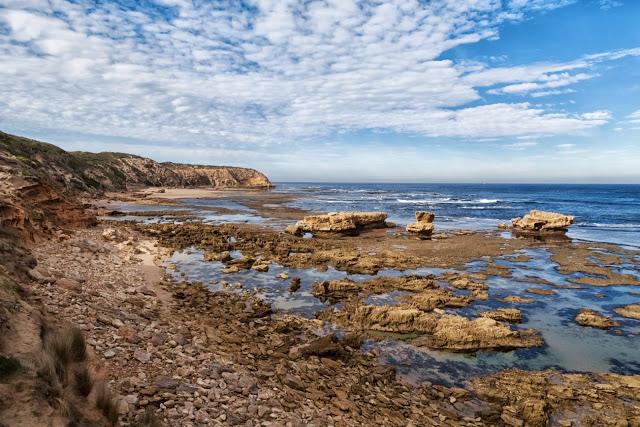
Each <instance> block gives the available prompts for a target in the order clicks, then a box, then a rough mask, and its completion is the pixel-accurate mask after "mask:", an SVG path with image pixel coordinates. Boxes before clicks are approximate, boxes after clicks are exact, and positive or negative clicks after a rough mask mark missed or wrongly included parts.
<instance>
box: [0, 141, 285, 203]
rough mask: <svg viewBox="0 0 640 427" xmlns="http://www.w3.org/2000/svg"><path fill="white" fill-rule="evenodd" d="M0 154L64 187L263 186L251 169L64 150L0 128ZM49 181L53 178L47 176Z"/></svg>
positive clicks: (268, 184)
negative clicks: (163, 161)
mask: <svg viewBox="0 0 640 427" xmlns="http://www.w3.org/2000/svg"><path fill="white" fill-rule="evenodd" d="M0 157H1V158H3V159H4V160H5V161H11V162H13V163H17V166H19V168H20V169H21V175H22V176H23V177H28V176H33V177H35V178H39V179H40V180H44V181H47V182H49V183H50V184H54V185H55V186H57V185H63V186H64V187H66V188H67V189H69V190H79V191H119V190H126V189H127V188H128V187H134V186H167V187H215V188H269V187H271V186H272V184H271V182H270V181H269V179H268V178H267V177H266V176H265V175H264V174H262V173H261V172H258V171H257V170H255V169H249V168H240V167H231V166H200V165H186V164H178V163H159V162H156V161H154V160H151V159H147V158H144V157H139V156H134V155H132V154H122V153H86V152H67V151H64V150H62V149H61V148H58V147H56V146H54V145H51V144H46V143H44V142H39V141H34V140H32V139H28V138H22V137H19V136H14V135H10V134H7V133H4V132H0ZM50 181H53V182H50Z"/></svg>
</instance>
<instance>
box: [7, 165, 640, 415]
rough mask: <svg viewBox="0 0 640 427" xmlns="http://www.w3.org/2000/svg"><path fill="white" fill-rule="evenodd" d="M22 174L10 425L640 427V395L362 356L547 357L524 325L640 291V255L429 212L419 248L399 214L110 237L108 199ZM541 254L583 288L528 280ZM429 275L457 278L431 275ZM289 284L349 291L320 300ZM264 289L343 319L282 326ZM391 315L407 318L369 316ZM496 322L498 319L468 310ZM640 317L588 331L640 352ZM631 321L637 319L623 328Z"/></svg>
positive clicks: (618, 383) (629, 384) (256, 202)
mask: <svg viewBox="0 0 640 427" xmlns="http://www.w3.org/2000/svg"><path fill="white" fill-rule="evenodd" d="M10 164H11V165H13V164H14V163H10ZM3 173H4V172H3ZM5 175H6V176H5ZM5 175H2V176H0V178H2V179H3V182H5V181H6V182H7V183H10V184H11V185H8V186H6V187H3V188H8V189H9V190H10V191H7V192H5V193H3V195H5V196H6V197H5V199H6V200H7V202H6V203H5V204H4V205H3V208H2V210H1V211H0V214H1V220H2V222H1V226H2V228H1V231H2V233H1V234H0V237H1V239H0V243H1V244H0V253H1V254H2V256H3V258H2V259H3V263H2V266H1V267H0V279H1V280H0V284H1V285H2V286H0V297H1V298H0V303H1V304H0V327H1V328H0V331H1V332H2V333H1V334H0V352H1V353H0V356H1V358H0V396H1V397H0V424H2V425H11V426H14V425H18V426H21V425H24V426H29V425H56V426H57V425H131V426H133V425H136V426H141V425H142V426H144V425H149V426H152V425H153V426H156V425H168V426H189V425H193V426H207V425H212V426H216V425H244V426H304V425H310V426H312V425H316V426H325V425H336V426H341V425H345V426H349V425H353V426H356V425H398V426H405V425H416V426H417V425H442V426H444V425H448V426H460V425H477V426H480V425H511V426H523V425H531V426H542V425H567V426H569V425H616V426H617V425H627V426H637V425H640V404H639V402H640V377H638V376H634V375H617V374H609V373H607V374H585V373H567V372H563V371H560V370H551V371H549V370H545V371H538V372H536V371H531V372H530V371H519V370H500V371H497V372H494V373H491V374H484V375H477V376H473V377H469V378H467V379H466V381H465V382H464V383H463V384H461V385H460V386H452V385H442V384H440V383H437V382H435V381H434V382H431V381H422V382H420V383H419V384H418V385H411V384H409V383H407V382H405V381H403V380H402V378H401V377H399V376H398V375H397V372H396V367H394V366H393V365H389V364H385V363H383V362H382V360H381V358H380V355H379V352H378V351H377V350H376V348H375V347H371V346H370V345H368V346H363V345H362V344H363V342H364V341H367V342H375V341H376V340H379V339H386V338H387V337H389V336H393V337H395V338H396V339H400V340H402V341H403V342H406V343H409V344H411V345H412V346H414V347H415V348H417V349H429V350H430V351H440V352H454V353H459V352H463V353H469V354H475V353H477V352H503V351H511V350H513V349H518V348H540V347H542V346H545V345H546V343H545V340H544V338H543V336H542V334H541V333H540V332H541V331H539V330H536V329H532V328H528V327H526V325H524V322H526V320H527V316H528V314H527V312H526V310H525V308H524V307H525V306H527V305H533V306H535V305H536V304H538V303H539V301H540V300H541V299H544V298H555V297H556V294H557V293H558V292H560V291H561V290H563V289H584V288H586V287H608V286H614V287H615V286H637V285H638V280H637V278H636V277H635V276H634V275H633V274H631V273H630V272H629V271H628V269H629V267H628V266H629V265H631V266H636V267H637V260H638V252H637V251H634V250H630V249H625V248H621V247H617V246H615V245H606V244H587V243H581V242H572V241H570V240H568V239H566V238H562V237H558V236H557V235H555V234H554V235H552V236H551V237H549V238H548V239H547V237H544V238H532V237H531V236H526V237H518V236H516V235H515V234H514V237H512V238H504V237H503V236H501V235H500V234H499V232H462V231H449V232H443V233H438V235H435V234H434V235H432V234H431V232H432V228H433V227H432V222H431V221H432V220H433V218H431V217H430V216H429V215H426V213H422V214H420V215H417V216H416V219H417V222H421V224H422V223H423V224H422V225H423V226H421V227H420V229H419V230H417V231H415V232H414V231H411V230H410V231H406V230H405V229H403V228H402V227H396V226H394V225H393V224H388V223H385V222H384V219H385V218H384V217H383V216H381V215H370V216H366V217H360V216H357V215H356V216H353V215H352V216H351V217H339V218H337V219H338V221H337V222H336V218H326V217H319V218H316V219H317V221H316V222H314V224H318V226H319V227H320V229H321V233H322V232H326V231H332V230H325V229H324V228H323V227H326V226H327V224H330V225H332V224H334V223H337V224H338V225H337V226H336V227H337V228H338V229H340V232H339V233H332V232H329V233H325V234H324V235H323V236H322V238H307V236H304V232H305V230H308V229H309V230H310V229H314V228H315V225H313V226H310V228H307V225H304V224H305V223H304V222H303V225H304V226H303V227H302V232H303V235H302V236H300V234H301V233H300V232H298V231H296V232H295V233H293V235H292V234H287V233H285V232H284V227H281V228H278V227H272V226H261V225H252V224H217V225H215V224H207V223H204V222H201V221H200V220H199V219H198V218H197V216H195V215H193V216H191V214H190V213H188V212H187V211H186V210H185V211H184V212H182V213H181V215H182V216H181V218H183V219H184V220H185V221H184V223H169V224H149V223H141V222H139V221H132V222H127V221H116V220H107V221H105V220H103V221H99V222H98V221H96V220H95V216H94V215H100V214H103V213H104V210H103V209H101V208H99V207H97V205H98V201H97V200H96V199H95V198H94V197H93V196H91V197H87V198H86V199H83V200H82V202H83V203H82V204H80V203H78V202H77V199H73V198H72V197H70V196H69V194H68V193H65V192H64V191H63V190H60V189H58V190H56V188H54V187H50V186H48V185H47V184H35V186H34V184H33V183H31V184H29V185H26V184H24V182H25V180H22V179H16V178H15V175H13V174H9V173H8V174H5ZM5 178H6V180H5ZM23 184H24V185H23ZM16 185H17V187H16ZM16 188H17V190H16ZM171 191H172V190H171V189H166V190H165V191H162V189H153V190H145V191H137V192H136V193H134V194H132V193H126V194H111V195H108V196H107V197H108V198H109V199H110V200H120V201H121V200H129V201H132V200H133V201H136V200H137V201H140V200H143V201H144V204H145V205H144V206H145V207H146V208H147V209H148V207H149V205H153V204H158V205H160V204H164V203H167V199H164V200H163V199H162V197H161V195H162V194H167V193H171ZM181 191H183V190H181ZM197 191H203V190H197ZM7 194H8V196H7ZM181 194H184V191H183V192H182V193H181ZM210 194H211V193H210V192H209V191H204V193H203V197H208V196H209V195H210ZM215 194H216V196H215V197H222V198H228V199H229V200H232V201H233V200H235V201H241V202H242V203H243V204H244V205H250V206H252V207H254V208H255V209H257V210H259V211H260V212H261V213H262V214H265V215H268V214H273V216H275V217H277V218H280V219H283V220H285V219H286V220H288V221H292V220H294V219H301V218H302V217H303V216H304V215H303V214H304V213H303V212H300V211H297V210H293V209H288V208H286V207H283V206H281V205H282V204H284V203H286V202H287V201H288V200H290V197H291V196H287V195H273V194H270V193H245V192H228V193H224V192H217V193H215ZM101 197H104V196H101ZM101 201H102V202H104V199H103V198H101ZM176 206H180V204H179V202H177V204H176ZM180 209H181V208H180ZM172 212H175V211H172ZM167 213H168V211H163V210H162V209H158V210H156V211H154V210H147V215H165V214H167ZM134 217H135V215H134ZM426 224H429V225H426ZM536 224H537V223H536ZM562 224H566V223H565V222H563V223H562ZM354 234H355V236H354ZM416 235H417V236H418V237H419V238H418V239H416V238H415V237H416ZM538 249H544V250H545V251H548V252H549V254H550V258H551V259H552V261H553V262H554V263H556V265H557V267H556V269H557V270H558V271H559V272H561V273H562V274H564V275H566V277H567V280H566V281H565V282H563V283H555V282H553V281H550V280H546V279H544V278H543V277H537V276H536V277H529V276H526V275H525V276H522V275H521V274H520V273H518V272H517V271H516V269H515V268H514V264H513V263H526V262H529V261H530V260H531V252H530V251H532V250H538ZM192 250H197V251H200V252H198V253H202V255H201V259H199V260H198V262H201V263H205V264H206V263H212V264H215V265H219V267H220V272H219V274H221V275H222V276H226V277H233V275H234V274H236V275H239V276H237V277H240V279H239V280H238V281H235V282H231V279H229V282H227V281H224V280H221V281H220V283H216V284H217V285H224V286H221V288H220V289H218V288H216V289H217V290H214V289H213V288H212V287H211V285H212V284H213V282H218V279H215V280H213V279H210V280H207V281H206V282H205V281H198V280H189V279H188V277H187V275H186V273H185V272H184V271H183V272H180V271H179V270H178V271H173V270H172V268H173V266H172V264H171V262H169V259H170V257H171V256H172V254H176V253H182V252H184V251H192ZM478 260H482V264H481V265H480V266H479V267H469V266H473V265H474V263H477V262H478ZM426 267H428V268H430V269H436V270H437V271H438V272H437V273H425V272H421V269H424V268H426ZM286 269H291V270H295V271H313V272H314V274H315V275H320V274H322V273H323V272H327V271H329V270H331V271H332V272H334V273H335V274H337V273H340V274H341V275H342V276H341V278H337V279H335V278H334V279H330V280H314V281H313V282H309V279H308V278H306V277H305V278H303V279H301V278H300V277H293V276H290V275H289V274H287V273H286ZM275 271H280V273H278V275H277V277H276V275H275V273H274V272H275ZM246 272H254V273H255V274H261V275H265V276H264V277H272V279H271V281H272V282H273V283H275V285H274V286H276V287H280V288H281V291H282V292H286V293H288V294H289V295H297V294H299V293H305V292H308V293H309V295H310V297H313V298H315V299H316V300H317V301H318V304H320V305H322V304H325V305H324V309H322V310H317V312H316V313H315V316H312V317H311V318H309V317H304V316H299V315H293V314H291V313H288V312H286V311H278V310H275V309H274V308H273V307H272V306H271V305H270V303H269V302H268V301H266V300H265V299H264V298H262V297H260V292H258V289H254V288H251V287H248V286H246V287H245V284H243V280H242V278H241V277H242V274H243V273H246ZM382 273H385V274H382ZM389 274H391V275H389ZM269 275H271V276H269ZM354 277H359V278H358V279H355V278H354ZM496 278H498V279H502V280H512V281H513V283H522V284H523V291H524V292H526V294H522V293H521V292H515V289H513V288H510V289H508V290H507V291H508V292H505V291H504V290H502V291H499V292H496V291H495V290H494V288H493V286H495V280H496ZM532 285H535V286H532ZM603 289H604V288H603ZM388 295H394V296H393V297H388ZM524 295H526V296H524ZM380 296H382V297H386V298H390V299H389V300H388V301H386V302H385V303H383V304H376V303H373V302H372V301H371V300H370V298H372V297H380ZM478 303H487V304H489V303H490V304H491V305H490V306H491V308H492V309H491V310H486V309H485V310H483V311H481V312H478V313H474V312H472V311H469V309H470V308H472V307H473V306H475V305H476V304H478ZM578 308H579V307H578ZM637 312H638V310H637V304H627V305H625V306H620V307H613V309H612V310H611V311H610V312H608V313H600V312H596V311H588V309H585V310H583V311H580V312H578V311H576V314H575V316H574V317H575V322H577V323H578V324H579V325H584V326H590V327H592V328H589V330H592V329H599V328H604V327H606V328H608V329H609V330H611V333H612V334H617V335H624V334H627V335H628V336H629V337H631V336H632V335H633V334H631V333H628V332H626V329H627V328H629V323H628V322H634V321H636V320H635V319H637V318H638V314H637ZM616 315H617V316H621V317H622V318H624V319H626V320H624V321H622V320H620V317H618V319H619V320H616V321H613V320H612V319H611V318H610V317H609V316H616ZM579 327H581V326H579ZM585 329H587V328H585ZM631 339H633V338H631Z"/></svg>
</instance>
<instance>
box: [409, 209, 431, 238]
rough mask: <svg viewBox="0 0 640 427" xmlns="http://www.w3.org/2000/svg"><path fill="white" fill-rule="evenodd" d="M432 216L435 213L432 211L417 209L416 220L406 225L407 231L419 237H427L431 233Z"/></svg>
mask: <svg viewBox="0 0 640 427" xmlns="http://www.w3.org/2000/svg"><path fill="white" fill-rule="evenodd" d="M434 218H435V215H434V214H433V213H432V212H427V211H417V212H416V222H413V223H411V224H409V225H407V231H408V232H409V233H413V234H417V235H418V236H419V237H420V238H421V239H428V238H429V237H431V234H432V233H433V220H434Z"/></svg>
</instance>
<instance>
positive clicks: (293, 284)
mask: <svg viewBox="0 0 640 427" xmlns="http://www.w3.org/2000/svg"><path fill="white" fill-rule="evenodd" d="M298 289H300V278H299V277H294V278H293V279H291V284H290V285H289V292H295V291H297V290H298Z"/></svg>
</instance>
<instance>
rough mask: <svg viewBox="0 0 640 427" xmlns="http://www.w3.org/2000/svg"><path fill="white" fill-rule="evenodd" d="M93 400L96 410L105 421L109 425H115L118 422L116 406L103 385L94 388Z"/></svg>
mask: <svg viewBox="0 0 640 427" xmlns="http://www.w3.org/2000/svg"><path fill="white" fill-rule="evenodd" d="M95 399H96V408H98V409H99V410H100V412H102V415H104V417H105V418H106V419H107V421H109V422H110V423H111V424H116V423H117V422H118V404H117V403H116V401H115V399H114V398H113V396H112V395H111V393H110V392H109V390H108V389H107V387H106V386H105V385H104V383H100V384H98V385H97V386H96V394H95Z"/></svg>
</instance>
